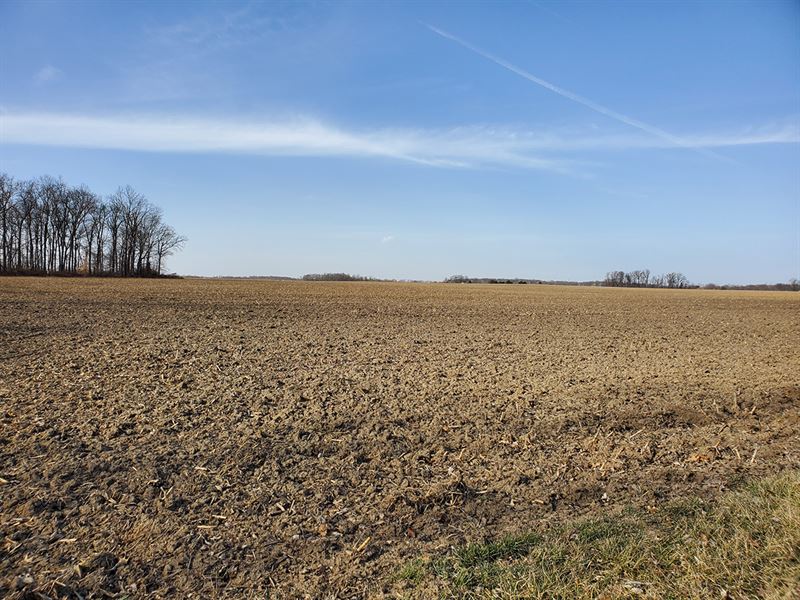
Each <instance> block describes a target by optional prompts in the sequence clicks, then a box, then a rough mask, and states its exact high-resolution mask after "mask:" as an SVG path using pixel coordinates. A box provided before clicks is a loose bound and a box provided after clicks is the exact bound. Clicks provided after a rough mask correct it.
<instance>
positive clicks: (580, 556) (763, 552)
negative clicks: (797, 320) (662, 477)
mask: <svg viewBox="0 0 800 600" xmlns="http://www.w3.org/2000/svg"><path fill="white" fill-rule="evenodd" d="M395 579H396V581H401V582H406V586H405V593H403V595H408V596H411V597H416V596H420V595H422V596H425V597H428V596H430V595H433V592H434V591H435V592H436V593H438V595H441V596H443V597H448V598H450V597H461V598H574V597H581V598H617V597H627V596H639V597H644V598H719V597H722V598H751V597H761V598H775V599H777V598H786V599H788V598H797V597H798V594H800V472H796V471H795V472H788V473H785V474H782V475H779V476H774V477H771V478H767V479H763V480H760V481H757V482H756V483H752V484H749V485H747V486H744V487H743V488H742V489H740V490H738V491H735V492H728V493H727V494H725V495H724V496H722V497H721V498H720V499H719V500H718V501H716V502H704V501H701V500H699V499H692V500H688V501H682V502H673V503H670V504H669V505H668V506H666V507H664V508H663V509H661V510H659V511H657V512H655V513H649V512H647V511H640V510H627V511H623V512H622V513H621V514H619V515H617V516H614V517H606V518H603V519H585V520H580V521H578V522H574V523H569V524H566V525H563V526H561V527H559V528H557V529H554V530H550V531H547V532H545V533H543V534H541V535H540V534H526V535H523V536H517V537H508V538H505V539H502V540H499V541H495V542H490V543H486V544H471V545H467V546H464V547H461V548H459V549H456V550H454V551H452V552H451V553H450V554H449V555H448V556H446V557H444V558H436V559H429V560H427V561H425V560H421V559H417V560H415V561H412V562H410V563H408V564H407V565H406V566H405V567H404V568H403V569H401V570H400V571H399V572H398V574H397V575H396V578H395Z"/></svg>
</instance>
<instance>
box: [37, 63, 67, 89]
mask: <svg viewBox="0 0 800 600" xmlns="http://www.w3.org/2000/svg"><path fill="white" fill-rule="evenodd" d="M63 75H64V72H63V71H62V70H61V69H59V68H57V67H54V66H53V65H45V66H44V67H42V68H41V69H39V70H38V71H36V73H35V74H34V76H33V80H34V81H35V82H36V83H38V84H39V85H43V84H46V83H51V82H53V81H57V80H59V79H61V78H62V77H63Z"/></svg>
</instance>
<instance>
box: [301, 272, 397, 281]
mask: <svg viewBox="0 0 800 600" xmlns="http://www.w3.org/2000/svg"><path fill="white" fill-rule="evenodd" d="M303 281H386V280H385V279H375V278H374V277H363V276H361V275H350V274H349V273H309V274H308V275H303Z"/></svg>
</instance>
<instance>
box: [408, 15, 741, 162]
mask: <svg viewBox="0 0 800 600" xmlns="http://www.w3.org/2000/svg"><path fill="white" fill-rule="evenodd" d="M422 24H423V25H425V26H426V27H427V28H428V29H430V30H431V31H433V32H434V33H436V34H437V35H440V36H442V37H443V38H445V39H448V40H450V41H453V42H455V43H457V44H459V45H461V46H463V47H464V48H467V49H468V50H472V51H473V52H474V53H475V54H478V55H480V56H482V57H483V58H486V59H488V60H490V61H492V62H493V63H495V64H497V65H500V66H501V67H503V68H505V69H508V70H509V71H511V72H512V73H516V74H517V75H519V76H520V77H523V78H525V79H527V80H528V81H532V82H533V83H535V84H537V85H540V86H542V87H543V88H546V89H548V90H550V91H551V92H555V93H556V94H558V95H559V96H563V97H564V98H568V99H569V100H572V101H573V102H577V103H578V104H583V105H584V106H586V107H588V108H591V109H592V110H593V111H595V112H598V113H600V114H601V115H605V116H607V117H610V118H612V119H615V120H617V121H619V122H620V123H625V124H626V125H630V126H631V127H635V128H636V129H639V130H641V131H644V132H646V133H649V134H650V135H654V136H656V137H660V138H661V139H663V140H667V141H668V142H671V143H672V144H675V145H676V146H681V147H683V148H688V149H690V150H694V151H695V152H699V153H700V154H704V155H706V156H712V157H714V158H718V159H722V160H726V161H729V160H731V159H729V158H727V157H725V156H722V155H720V154H717V153H716V152H712V151H711V150H706V149H705V148H698V147H697V146H694V145H692V144H691V143H690V142H687V141H686V140H683V139H681V138H679V137H678V136H675V135H672V134H671V133H669V132H667V131H664V130H663V129H659V128H658V127H654V126H653V125H648V124H647V123H644V122H642V121H639V120H638V119H634V118H632V117H628V116H626V115H623V114H621V113H618V112H617V111H615V110H611V109H610V108H606V107H605V106H603V105H601V104H598V103H597V102H593V101H592V100H589V99H588V98H584V97H583V96H580V95H578V94H575V93H574V92H570V91H569V90H565V89H564V88H561V87H558V86H557V85H555V84H553V83H550V82H549V81H545V80H544V79H542V78H541V77H537V76H536V75H533V74H532V73H529V72H528V71H526V70H525V69H521V68H520V67H518V66H516V65H513V64H511V63H510V62H508V61H506V60H503V59H502V58H498V57H497V56H494V55H493V54H490V53H488V52H486V51H485V50H481V49H480V48H478V47H477V46H473V45H472V44H470V43H469V42H467V41H466V40H462V39H461V38H460V37H458V36H455V35H453V34H452V33H448V32H446V31H444V30H442V29H439V28H438V27H434V26H433V25H430V24H428V23H425V22H422Z"/></svg>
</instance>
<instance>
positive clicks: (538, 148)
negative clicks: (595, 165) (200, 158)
mask: <svg viewBox="0 0 800 600" xmlns="http://www.w3.org/2000/svg"><path fill="white" fill-rule="evenodd" d="M681 139H682V140H683V143H684V145H686V146H687V147H690V148H701V149H705V148H721V147H732V146H745V145H756V144H785V143H798V142H800V123H798V121H797V120H796V119H794V120H789V121H785V122H781V123H776V124H771V125H769V126H761V127H750V128H747V129H742V130H740V131H735V132H725V133H702V134H693V135H686V136H683V137H682V138H681ZM0 142H1V143H5V144H31V145H42V146H64V147H81V148H107V149H118V150H133V151H143V152H180V153H240V154H262V155H275V156H342V157H373V158H386V159H395V160H402V161H408V162H413V163H419V164H424V165H430V166H435V167H447V168H475V167H513V168H522V169H542V170H549V171H555V172H561V173H575V171H576V167H577V166H578V165H580V164H581V163H582V162H583V160H582V157H584V155H586V154H589V155H591V154H593V153H597V152H609V151H623V150H627V149H647V148H673V144H671V143H670V142H669V141H667V140H664V139H661V138H655V137H652V136H645V135H641V134H634V135H601V134H598V132H597V131H595V130H593V129H591V128H583V129H580V130H575V129H573V130H564V129H562V130H551V131H536V130H524V129H522V130H521V129H510V128H507V127H488V126H469V127H456V128H450V129H422V128H420V129H397V128H394V129H392V128H384V129H375V130H367V131H365V130H347V129H344V128H340V127H335V126H332V125H329V124H325V123H322V122H320V121H318V120H314V119H309V118H291V119H284V120H272V121H260V120H252V121H244V120H235V119H225V118H199V117H197V118H187V117H171V116H165V115H161V116H153V115H115V116H85V115H68V114H53V113H26V112H12V111H8V112H0Z"/></svg>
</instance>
